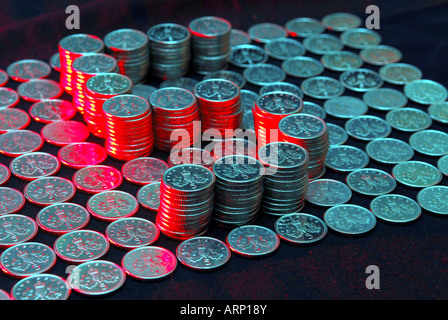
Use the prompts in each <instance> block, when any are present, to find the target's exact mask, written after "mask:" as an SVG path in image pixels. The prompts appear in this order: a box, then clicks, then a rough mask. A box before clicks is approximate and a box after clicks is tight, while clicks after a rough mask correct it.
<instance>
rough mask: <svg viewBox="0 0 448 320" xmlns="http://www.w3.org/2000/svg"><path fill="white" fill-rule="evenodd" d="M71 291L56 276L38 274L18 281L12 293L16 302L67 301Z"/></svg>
mask: <svg viewBox="0 0 448 320" xmlns="http://www.w3.org/2000/svg"><path fill="white" fill-rule="evenodd" d="M70 293H71V289H70V287H69V286H68V284H67V282H66V281H65V280H64V279H62V278H61V277H59V276H56V275H54V274H49V273H45V274H36V275H32V276H29V277H26V278H24V279H22V280H20V281H18V282H17V283H16V284H15V285H14V287H13V288H12V291H11V296H12V298H13V299H14V300H67V299H68V298H69V297H70Z"/></svg>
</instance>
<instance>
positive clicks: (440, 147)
mask: <svg viewBox="0 0 448 320" xmlns="http://www.w3.org/2000/svg"><path fill="white" fill-rule="evenodd" d="M409 144H410V145H411V147H412V148H413V149H414V150H415V151H417V152H419V153H421V154H425V155H428V156H436V157H437V156H444V155H447V154H448V133H445V132H442V131H439V130H422V131H419V132H415V133H413V134H412V135H411V136H410V137H409Z"/></svg>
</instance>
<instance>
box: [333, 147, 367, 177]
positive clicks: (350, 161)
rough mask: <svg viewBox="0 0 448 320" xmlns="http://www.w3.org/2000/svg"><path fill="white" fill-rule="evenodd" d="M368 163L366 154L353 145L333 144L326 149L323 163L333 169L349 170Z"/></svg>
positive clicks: (362, 166) (359, 167)
mask: <svg viewBox="0 0 448 320" xmlns="http://www.w3.org/2000/svg"><path fill="white" fill-rule="evenodd" d="M368 164H369V157H368V156H367V154H366V153H365V152H364V151H363V150H361V149H359V148H357V147H353V146H346V145H335V146H332V147H330V148H329V149H328V153H327V157H326V159H325V165H326V166H327V167H328V168H330V169H333V170H335V171H340V172H350V171H354V170H357V169H362V168H364V167H365V166H367V165H368Z"/></svg>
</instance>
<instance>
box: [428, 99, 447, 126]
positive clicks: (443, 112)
mask: <svg viewBox="0 0 448 320" xmlns="http://www.w3.org/2000/svg"><path fill="white" fill-rule="evenodd" d="M428 114H429V116H430V117H431V118H432V119H433V120H434V121H437V122H440V123H442V124H447V123H448V102H442V103H436V104H432V105H430V106H429V107H428Z"/></svg>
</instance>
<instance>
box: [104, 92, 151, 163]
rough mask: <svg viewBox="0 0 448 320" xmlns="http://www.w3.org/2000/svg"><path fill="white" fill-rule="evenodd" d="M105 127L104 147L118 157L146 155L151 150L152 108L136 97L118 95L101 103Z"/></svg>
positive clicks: (121, 158)
mask: <svg viewBox="0 0 448 320" xmlns="http://www.w3.org/2000/svg"><path fill="white" fill-rule="evenodd" d="M103 112H104V115H105V126H106V142H105V149H106V151H107V153H108V154H109V155H110V156H111V157H113V158H115V159H119V160H123V161H128V160H132V159H136V158H140V157H145V156H148V155H150V154H151V153H152V151H153V149H154V134H153V123H152V110H151V107H150V105H149V102H148V101H147V100H146V99H144V98H142V97H139V96H136V95H132V94H122V95H118V96H116V97H112V98H109V99H107V100H106V101H105V102H104V104H103Z"/></svg>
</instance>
